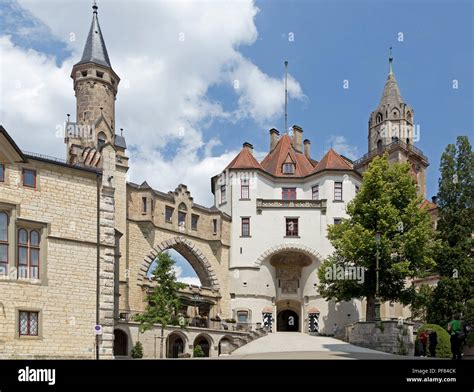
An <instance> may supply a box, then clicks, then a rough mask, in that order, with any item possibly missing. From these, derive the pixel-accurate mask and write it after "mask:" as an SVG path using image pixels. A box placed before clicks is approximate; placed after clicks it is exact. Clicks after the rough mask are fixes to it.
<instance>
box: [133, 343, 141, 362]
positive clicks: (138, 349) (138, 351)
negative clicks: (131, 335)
mask: <svg viewBox="0 0 474 392" xmlns="http://www.w3.org/2000/svg"><path fill="white" fill-rule="evenodd" d="M132 358H143V344H142V342H136V343H135V346H133V348H132Z"/></svg>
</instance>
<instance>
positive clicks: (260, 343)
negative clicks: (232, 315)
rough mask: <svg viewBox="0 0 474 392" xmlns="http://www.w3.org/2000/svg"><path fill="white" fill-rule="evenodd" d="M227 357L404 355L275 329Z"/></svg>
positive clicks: (326, 357)
mask: <svg viewBox="0 0 474 392" xmlns="http://www.w3.org/2000/svg"><path fill="white" fill-rule="evenodd" d="M227 358H229V359H397V358H399V359H406V358H407V357H402V356H398V355H392V354H387V353H384V352H381V351H375V350H370V349H368V348H363V347H358V346H354V345H352V344H349V343H346V342H343V341H341V340H338V339H335V338H331V337H326V336H310V335H307V334H302V333H299V332H276V333H270V334H268V335H266V336H264V337H262V338H259V339H256V340H254V341H253V342H250V343H249V344H246V345H245V346H242V347H240V348H239V349H237V350H235V351H234V352H233V353H232V354H231V355H230V356H228V357H227Z"/></svg>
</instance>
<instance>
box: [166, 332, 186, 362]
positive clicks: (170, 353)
mask: <svg viewBox="0 0 474 392" xmlns="http://www.w3.org/2000/svg"><path fill="white" fill-rule="evenodd" d="M178 340H181V342H182V344H183V346H182V354H184V353H186V352H187V349H186V348H187V345H188V338H187V336H186V335H185V334H184V333H182V332H180V331H173V332H171V333H169V334H168V336H167V337H166V357H167V358H178V354H179V353H175V352H174V351H176V348H175V347H174V345H175V343H176V342H177V341H178ZM178 351H179V350H178ZM174 354H176V355H174Z"/></svg>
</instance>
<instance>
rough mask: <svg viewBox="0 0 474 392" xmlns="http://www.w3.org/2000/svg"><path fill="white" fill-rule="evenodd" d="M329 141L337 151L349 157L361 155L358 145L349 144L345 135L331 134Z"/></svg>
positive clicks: (353, 157) (354, 157) (355, 157)
mask: <svg viewBox="0 0 474 392" xmlns="http://www.w3.org/2000/svg"><path fill="white" fill-rule="evenodd" d="M328 143H329V145H330V146H331V147H332V148H333V149H334V150H335V151H336V152H337V153H339V154H341V155H344V156H345V157H347V158H349V159H352V160H354V159H357V158H358V157H359V153H358V150H357V147H356V146H354V145H351V144H349V143H348V142H347V139H346V138H345V137H344V136H338V135H331V136H330V137H329V139H328Z"/></svg>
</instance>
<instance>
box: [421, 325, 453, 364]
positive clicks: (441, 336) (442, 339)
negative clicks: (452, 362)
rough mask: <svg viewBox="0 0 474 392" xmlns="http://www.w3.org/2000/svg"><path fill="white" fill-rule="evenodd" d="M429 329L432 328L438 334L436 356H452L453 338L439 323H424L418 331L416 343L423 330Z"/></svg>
mask: <svg viewBox="0 0 474 392" xmlns="http://www.w3.org/2000/svg"><path fill="white" fill-rule="evenodd" d="M427 329H431V330H433V331H436V334H437V335H438V345H437V346H436V357H437V358H451V357H452V354H451V340H450V336H449V333H448V332H447V331H446V330H445V329H444V328H443V327H441V326H439V325H437V324H423V325H422V326H421V327H420V328H418V331H417V337H416V342H415V344H418V336H420V333H421V332H422V331H426V330H427ZM428 348H429V340H428V342H427V347H426V351H428V352H429V350H428Z"/></svg>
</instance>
